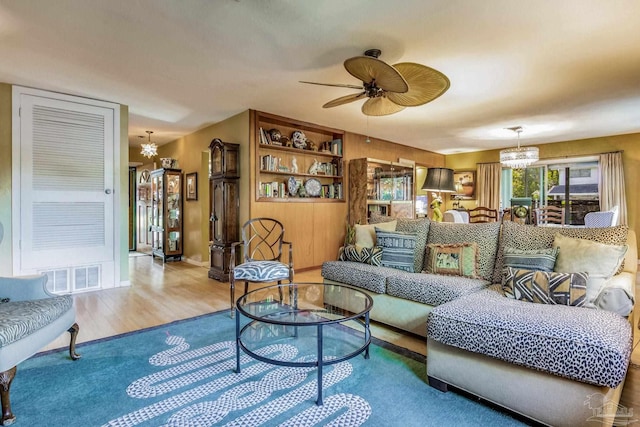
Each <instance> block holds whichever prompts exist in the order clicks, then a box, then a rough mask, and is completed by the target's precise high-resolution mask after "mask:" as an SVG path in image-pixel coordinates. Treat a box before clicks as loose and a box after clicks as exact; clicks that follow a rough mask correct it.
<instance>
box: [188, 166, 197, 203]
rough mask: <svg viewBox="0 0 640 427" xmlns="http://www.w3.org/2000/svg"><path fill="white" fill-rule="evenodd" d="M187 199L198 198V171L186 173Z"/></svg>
mask: <svg viewBox="0 0 640 427" xmlns="http://www.w3.org/2000/svg"><path fill="white" fill-rule="evenodd" d="M185 182H186V186H187V191H186V193H187V197H186V199H187V200H198V172H192V173H188V174H187V175H186V179H185Z"/></svg>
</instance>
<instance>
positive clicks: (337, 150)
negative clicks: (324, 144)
mask: <svg viewBox="0 0 640 427" xmlns="http://www.w3.org/2000/svg"><path fill="white" fill-rule="evenodd" d="M331 154H333V155H334V156H342V138H336V139H334V140H333V141H331Z"/></svg>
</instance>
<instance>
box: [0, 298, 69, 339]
mask: <svg viewBox="0 0 640 427" xmlns="http://www.w3.org/2000/svg"><path fill="white" fill-rule="evenodd" d="M72 308H73V299H72V298H71V297H70V296H68V295H64V296H58V297H52V298H44V299H37V300H30V301H15V302H8V303H4V304H0V319H2V323H1V326H0V347H4V346H6V345H9V344H11V343H13V342H15V341H18V340H20V339H22V338H24V337H26V336H28V335H30V334H32V333H33V332H35V331H37V330H38V329H40V328H42V327H44V326H46V325H48V324H49V323H51V322H53V321H54V320H56V319H57V318H59V317H60V316H62V315H63V314H64V313H66V312H67V311H69V310H71V309H72Z"/></svg>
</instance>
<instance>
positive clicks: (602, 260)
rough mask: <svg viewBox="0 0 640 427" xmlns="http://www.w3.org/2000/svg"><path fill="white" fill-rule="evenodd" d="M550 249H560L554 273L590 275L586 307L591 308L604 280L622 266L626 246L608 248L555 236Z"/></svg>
mask: <svg viewBox="0 0 640 427" xmlns="http://www.w3.org/2000/svg"><path fill="white" fill-rule="evenodd" d="M553 247H557V248H559V249H560V252H559V253H558V258H556V265H555V268H554V271H559V272H572V271H584V272H587V273H589V282H588V283H587V296H586V299H587V301H586V302H587V305H592V304H593V302H594V301H595V299H596V297H597V296H598V294H599V293H600V291H601V290H602V288H603V286H604V285H605V284H606V281H607V280H608V279H609V278H611V277H612V276H613V275H614V274H616V272H617V271H618V268H619V267H620V264H622V261H623V260H624V256H625V254H626V253H627V249H628V246H627V245H622V246H618V245H607V244H604V243H598V242H593V241H591V240H585V239H574V238H571V237H567V236H563V235H561V234H556V236H555V238H554V241H553Z"/></svg>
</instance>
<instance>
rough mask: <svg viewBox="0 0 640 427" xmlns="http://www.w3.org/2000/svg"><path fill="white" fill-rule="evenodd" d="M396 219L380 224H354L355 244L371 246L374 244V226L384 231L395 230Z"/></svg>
mask: <svg viewBox="0 0 640 427" xmlns="http://www.w3.org/2000/svg"><path fill="white" fill-rule="evenodd" d="M397 223H398V221H396V220H393V221H389V222H382V223H380V224H375V225H374V224H370V225H360V224H356V225H355V228H356V243H355V244H356V245H358V246H361V247H364V248H372V247H374V246H375V245H376V229H375V228H376V227H378V228H380V229H381V230H385V231H395V229H396V224H397Z"/></svg>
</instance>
